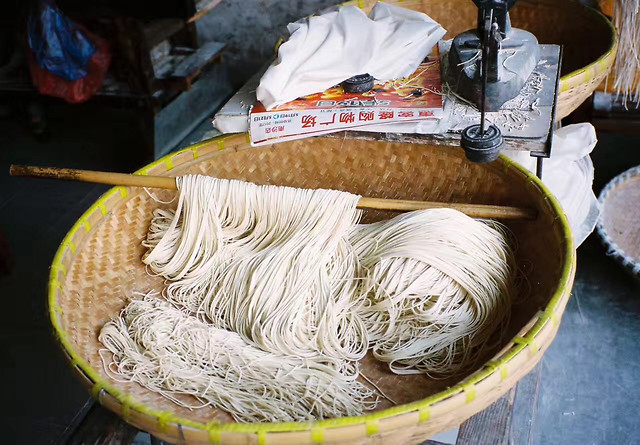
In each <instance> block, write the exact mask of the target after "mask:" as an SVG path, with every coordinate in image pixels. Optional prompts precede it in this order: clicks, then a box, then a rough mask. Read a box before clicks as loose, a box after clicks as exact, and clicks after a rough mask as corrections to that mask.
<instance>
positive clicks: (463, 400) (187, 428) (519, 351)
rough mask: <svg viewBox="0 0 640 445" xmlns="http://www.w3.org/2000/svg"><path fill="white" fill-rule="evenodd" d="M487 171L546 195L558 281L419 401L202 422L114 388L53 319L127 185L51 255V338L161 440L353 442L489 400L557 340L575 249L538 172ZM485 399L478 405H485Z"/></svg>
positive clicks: (232, 144) (160, 167)
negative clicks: (443, 385)
mask: <svg viewBox="0 0 640 445" xmlns="http://www.w3.org/2000/svg"><path fill="white" fill-rule="evenodd" d="M249 144H250V142H249V136H248V134H247V133H240V134H230V135H224V136H221V137H218V138H214V139H211V140H208V141H204V142H202V143H199V144H196V145H192V146H190V147H187V148H185V149H183V150H180V151H177V152H175V153H171V154H169V155H167V156H165V157H163V158H161V159H159V160H158V161H156V162H153V163H151V164H149V165H147V166H145V167H143V168H142V169H140V170H138V171H137V172H135V174H138V175H147V174H149V175H167V176H168V173H170V172H171V170H172V169H173V168H174V167H175V166H179V165H181V164H184V163H187V162H191V161H195V160H205V159H207V157H208V156H213V155H215V154H216V153H217V152H219V151H220V150H235V151H237V150H238V149H239V148H243V147H244V148H246V147H248V146H249ZM248 149H250V148H248ZM496 164H497V165H496ZM488 168H493V169H496V170H499V169H504V170H505V171H506V170H509V169H511V170H512V171H514V172H515V173H516V174H518V175H521V176H523V177H524V178H525V179H526V181H527V184H526V185H527V186H528V187H535V188H537V189H538V190H539V191H540V192H541V194H542V195H543V196H544V204H546V206H548V207H549V209H550V211H552V212H553V213H554V214H555V215H557V218H556V220H555V221H554V224H559V228H560V234H561V242H562V243H563V244H562V245H561V250H562V251H563V253H564V263H563V264H562V270H561V273H560V277H559V279H558V283H557V286H556V287H555V290H554V291H553V295H552V297H551V299H550V300H549V301H548V303H547V304H546V306H545V307H544V309H543V310H540V311H539V312H538V313H537V314H536V316H534V317H533V318H532V319H531V320H530V321H529V322H528V323H527V324H526V325H525V326H524V327H523V328H522V329H520V331H519V332H518V334H517V335H516V336H515V337H513V338H512V340H511V341H510V342H509V343H508V344H507V345H506V346H505V347H504V348H503V349H502V350H501V351H500V352H499V353H498V354H496V355H495V356H494V358H493V359H492V360H490V361H488V362H486V363H485V364H484V365H483V366H482V367H481V368H480V369H479V370H478V371H476V372H474V373H473V374H471V375H469V376H468V377H467V378H465V379H464V380H463V381H461V382H460V383H458V384H456V385H454V386H452V387H451V388H448V389H446V390H444V391H440V392H438V393H436V394H433V395H431V396H429V397H427V398H424V399H422V400H419V401H415V402H411V403H407V404H403V405H398V406H394V407H392V408H388V409H385V410H382V411H378V412H374V413H371V414H366V415H363V416H359V417H344V418H339V419H328V420H321V421H313V422H280V423H259V424H258V423H253V424H244V423H214V422H211V423H202V422H196V421H193V420H190V419H187V418H184V417H179V416H176V415H175V414H173V413H172V412H170V411H160V410H158V409H155V408H152V407H149V406H147V405H145V404H143V403H141V402H139V401H137V400H135V399H134V398H133V397H132V396H130V395H128V394H127V393H126V392H124V391H122V390H120V389H118V388H116V387H115V386H113V385H112V384H111V383H109V382H108V381H107V380H105V379H104V378H103V377H101V376H100V374H99V373H98V372H97V371H96V370H95V369H94V368H92V367H91V366H90V365H89V364H88V363H87V361H86V360H85V359H83V358H82V357H81V356H80V354H78V352H76V351H75V350H74V348H73V346H72V344H71V341H70V340H69V338H68V337H67V334H66V332H65V330H64V328H63V326H62V325H61V323H60V321H59V319H58V317H59V315H60V314H61V313H62V308H61V307H60V306H59V305H58V302H57V294H58V292H59V291H61V284H60V276H61V274H62V275H63V276H64V275H66V266H65V264H64V263H65V261H66V260H67V258H72V257H73V254H74V253H75V251H76V245H75V243H74V240H76V239H77V238H76V237H77V236H78V234H80V235H79V236H83V235H84V233H89V232H90V231H91V227H92V224H95V223H96V222H97V221H99V220H100V219H101V218H103V217H105V216H106V215H107V214H108V212H109V208H110V206H114V205H116V204H117V203H118V202H120V201H121V200H122V199H124V198H126V196H127V194H128V189H127V188H126V187H123V186H118V187H113V188H111V189H110V190H108V191H107V192H106V193H105V194H104V195H102V196H101V197H100V198H99V199H98V200H97V201H96V202H95V203H94V204H93V205H92V206H91V207H90V208H89V209H88V210H87V211H86V212H85V213H84V214H83V215H82V216H81V217H80V218H79V219H78V221H77V222H76V223H75V224H74V225H73V227H72V228H71V229H70V230H69V232H68V233H67V235H66V236H65V237H64V239H63V241H62V242H61V244H60V247H59V248H58V250H57V252H56V254H55V256H54V259H53V263H52V265H51V271H50V277H49V288H48V312H49V316H50V320H51V323H52V325H53V328H54V332H55V335H56V337H57V339H58V341H59V343H60V345H61V346H62V349H63V351H64V352H65V354H66V355H67V357H68V359H69V360H70V363H71V366H72V367H73V368H74V370H75V371H77V373H78V374H79V376H80V377H81V379H82V380H83V381H84V383H85V385H86V386H88V387H89V388H90V390H91V393H92V395H93V396H94V398H96V399H97V400H98V401H99V402H100V403H101V404H102V405H104V406H105V407H107V408H108V409H110V410H112V411H114V412H116V413H117V414H119V415H120V416H121V417H123V418H124V419H125V420H126V421H127V422H128V423H131V424H133V425H134V426H137V427H139V428H141V429H145V430H147V431H148V430H150V429H151V430H153V431H154V435H156V436H158V437H161V438H163V437H166V438H175V437H186V436H190V437H193V433H194V432H195V433H200V434H203V433H204V434H206V437H208V441H209V442H210V443H219V442H220V441H221V440H222V438H225V439H228V438H231V439H230V440H233V438H236V439H238V440H239V437H238V435H240V436H243V437H245V438H246V435H247V434H249V435H252V436H253V437H254V439H256V440H257V443H258V444H265V443H267V441H271V440H274V441H277V443H283V441H284V442H287V443H322V442H325V441H330V440H337V438H340V440H344V438H345V437H350V438H352V439H356V438H361V437H366V436H373V435H376V434H378V433H382V432H384V431H389V430H395V429H398V428H403V427H407V426H414V425H416V424H420V423H423V422H426V421H429V420H432V421H435V420H436V419H440V418H442V416H444V415H446V414H448V413H451V412H453V411H455V410H458V409H460V408H462V407H464V406H465V405H469V404H473V403H474V401H475V402H476V403H481V402H482V401H483V400H484V399H487V398H490V401H493V400H494V398H493V396H494V395H495V390H496V386H497V385H499V384H500V383H505V384H506V383H507V382H508V383H511V385H507V386H505V389H504V391H502V392H505V391H506V389H508V388H509V387H510V386H512V384H515V382H516V381H517V380H518V379H520V378H521V377H523V376H524V375H525V374H526V373H528V372H529V371H530V370H531V369H532V368H533V366H535V364H537V362H538V361H539V360H540V359H541V358H542V352H544V351H545V350H546V349H547V347H548V346H549V345H550V344H551V341H552V340H553V338H554V337H555V334H556V332H557V330H558V327H559V322H560V318H561V315H562V312H563V310H564V307H565V306H566V304H567V301H568V299H569V295H570V290H571V287H572V284H573V277H574V274H575V264H576V252H575V249H574V244H573V236H572V234H571V229H570V227H569V223H568V220H567V217H566V216H565V214H564V212H563V210H562V208H561V206H560V204H559V203H558V201H557V200H556V198H555V197H554V196H553V195H552V194H551V192H550V191H549V190H548V189H547V188H546V187H545V186H544V185H543V184H542V182H541V181H540V180H539V179H538V178H537V177H535V176H534V175H533V174H531V173H530V172H529V171H527V170H526V169H524V168H523V167H521V166H520V165H518V164H517V163H515V162H513V161H511V160H510V159H508V158H506V157H504V156H501V157H500V161H499V162H497V163H494V164H493V165H490V166H488ZM484 401H485V402H486V400H484ZM486 404H488V403H486ZM486 404H485V405H481V406H482V407H484V406H486ZM294 432H301V433H304V434H297V435H295V434H294V435H292V434H288V436H291V437H288V439H289V440H288V441H287V440H285V437H283V433H294ZM434 432H435V431H434ZM345 435H346V436H345ZM198 437H201V436H198ZM332 438H333V439H332ZM200 441H201V440H200ZM242 443H245V442H242Z"/></svg>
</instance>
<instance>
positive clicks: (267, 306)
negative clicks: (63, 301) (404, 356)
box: [143, 176, 368, 360]
mask: <svg viewBox="0 0 640 445" xmlns="http://www.w3.org/2000/svg"><path fill="white" fill-rule="evenodd" d="M176 183H177V184H178V188H179V190H180V199H179V202H178V205H177V209H176V211H175V213H173V212H170V211H167V210H157V211H156V212H155V213H154V219H153V221H152V223H151V228H150V229H149V234H148V237H147V240H146V242H145V243H144V245H145V246H146V247H148V248H149V251H148V252H147V254H146V255H145V256H144V258H143V261H144V262H145V263H146V264H148V265H149V268H150V270H151V271H153V273H156V274H159V275H162V276H163V277H165V278H166V279H168V280H170V281H171V283H170V284H169V285H168V286H167V288H166V292H165V294H166V297H167V298H168V299H169V300H170V301H172V302H174V303H176V304H179V305H180V306H182V307H185V308H186V309H188V310H189V311H191V312H192V313H195V314H198V315H199V316H202V317H204V318H205V319H206V320H208V321H209V322H211V323H212V324H213V325H214V326H216V327H218V328H221V329H228V330H232V331H234V332H237V333H238V334H240V336H241V337H242V338H243V339H245V340H247V341H249V342H252V343H253V344H255V345H256V346H258V347H260V348H262V349H263V350H265V351H269V352H273V353H278V354H291V355H295V356H300V357H313V356H316V355H325V356H328V357H333V358H336V359H340V360H358V359H360V358H362V357H363V356H364V354H365V353H366V351H367V348H368V342H367V335H366V331H365V327H364V324H363V322H362V320H361V318H360V316H359V315H358V307H359V306H360V305H361V304H362V302H363V301H364V297H361V298H355V297H356V295H357V294H356V292H355V288H356V286H357V282H356V279H355V274H356V266H357V264H356V263H357V258H356V256H355V255H354V252H353V250H352V248H351V247H350V245H349V241H348V235H349V233H350V231H351V230H352V228H353V227H354V226H355V224H356V222H357V220H358V218H359V217H360V211H359V210H357V209H356V204H357V202H358V199H359V197H358V196H357V195H353V194H350V193H346V192H339V191H333V190H307V189H296V188H291V187H277V186H258V185H255V184H251V183H247V182H242V181H234V180H221V179H216V178H212V177H208V176H184V177H181V178H176Z"/></svg>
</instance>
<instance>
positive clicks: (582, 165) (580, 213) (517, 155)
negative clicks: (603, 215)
mask: <svg viewBox="0 0 640 445" xmlns="http://www.w3.org/2000/svg"><path fill="white" fill-rule="evenodd" d="M597 142H598V139H597V138H596V130H595V128H593V125H591V124H589V123H582V124H574V125H567V126H566V127H563V128H559V129H558V130H556V131H555V134H554V136H553V144H552V147H551V157H550V158H549V159H545V160H544V164H543V169H542V182H544V184H545V185H546V186H547V187H549V190H551V192H552V193H553V194H554V195H555V197H556V198H558V201H560V205H561V206H562V209H563V210H564V212H565V214H566V215H567V218H568V219H569V224H570V225H571V231H572V232H573V238H574V241H575V246H576V247H578V246H579V245H580V244H582V242H583V241H584V240H585V239H586V238H587V236H589V234H590V233H591V232H593V229H594V227H595V225H596V223H597V221H598V217H599V215H600V207H599V205H598V199H597V198H596V195H595V194H594V193H593V189H592V187H593V172H594V168H593V163H592V162H591V158H590V157H589V153H591V151H592V150H593V148H594V147H595V146H596V143H597ZM502 153H503V154H504V155H506V156H508V157H509V158H511V159H513V160H514V161H516V162H518V163H519V164H520V165H522V166H523V167H525V168H527V169H528V170H530V171H532V172H534V171H535V169H536V160H535V158H532V157H531V156H529V153H528V152H524V151H515V150H503V151H502Z"/></svg>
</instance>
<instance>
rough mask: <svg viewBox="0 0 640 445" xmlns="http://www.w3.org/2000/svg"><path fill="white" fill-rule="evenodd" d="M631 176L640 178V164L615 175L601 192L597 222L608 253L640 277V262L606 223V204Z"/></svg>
mask: <svg viewBox="0 0 640 445" xmlns="http://www.w3.org/2000/svg"><path fill="white" fill-rule="evenodd" d="M631 178H640V165H637V166H635V167H631V168H630V169H628V170H625V171H624V172H622V173H620V174H619V175H617V176H616V177H614V178H613V179H612V180H611V181H609V182H608V183H607V185H605V186H604V188H603V189H602V191H601V192H600V195H599V196H598V204H599V205H600V209H601V212H600V217H599V218H598V223H597V224H596V231H597V232H598V235H599V236H600V240H601V241H602V244H603V245H604V246H605V248H606V249H607V255H608V256H611V257H613V258H614V259H615V260H616V261H617V262H618V263H620V264H621V265H622V266H623V267H624V268H625V269H626V270H628V271H629V272H630V273H631V274H632V275H634V276H636V277H640V262H639V261H637V260H636V258H634V257H632V256H630V255H628V254H627V253H625V251H624V249H622V247H620V246H619V245H618V243H616V242H615V240H614V239H613V238H611V236H610V235H609V231H608V230H607V227H605V224H604V206H605V203H606V201H607V199H608V198H609V196H610V195H611V194H612V193H613V192H614V191H615V190H616V189H617V188H618V187H619V186H621V185H622V184H624V183H625V182H627V181H629V180H630V179H631Z"/></svg>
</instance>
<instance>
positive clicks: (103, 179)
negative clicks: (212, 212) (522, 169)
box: [9, 165, 537, 219]
mask: <svg viewBox="0 0 640 445" xmlns="http://www.w3.org/2000/svg"><path fill="white" fill-rule="evenodd" d="M9 174H10V175H11V176H25V177H30V178H52V179H65V180H69V181H82V182H94V183H99V184H110V185H123V186H130V187H153V188H162V189H170V190H177V186H176V180H175V178H172V177H168V176H147V175H131V174H127V173H111V172H99V171H92V170H76V169H72V168H57V167H33V166H26V165H12V166H11V167H10V168H9ZM358 207H359V208H362V209H378V210H394V211H412V210H425V209H439V208H450V209H455V210H458V211H460V212H462V213H464V214H466V215H469V216H471V217H473V218H492V219H535V218H536V215H537V212H536V211H535V209H529V208H522V207H510V206H497V205H485V204H462V203H444V202H433V201H406V200H400V199H383V198H367V197H362V198H360V201H359V202H358Z"/></svg>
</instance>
